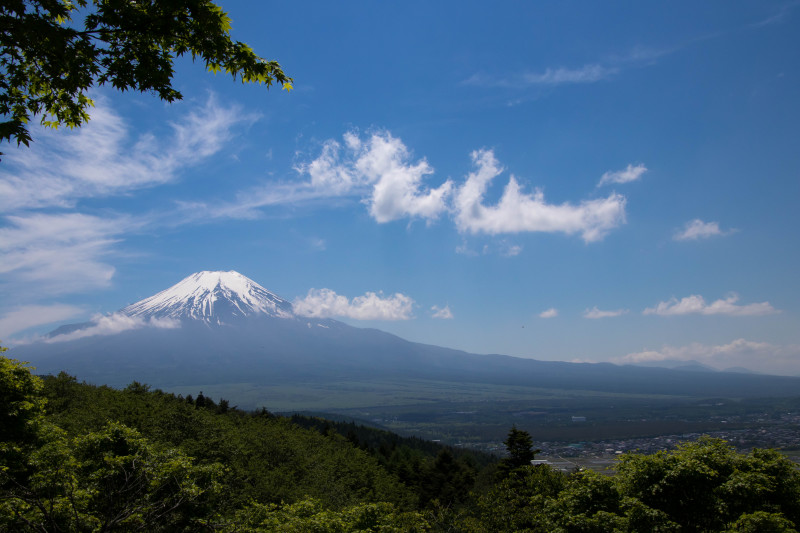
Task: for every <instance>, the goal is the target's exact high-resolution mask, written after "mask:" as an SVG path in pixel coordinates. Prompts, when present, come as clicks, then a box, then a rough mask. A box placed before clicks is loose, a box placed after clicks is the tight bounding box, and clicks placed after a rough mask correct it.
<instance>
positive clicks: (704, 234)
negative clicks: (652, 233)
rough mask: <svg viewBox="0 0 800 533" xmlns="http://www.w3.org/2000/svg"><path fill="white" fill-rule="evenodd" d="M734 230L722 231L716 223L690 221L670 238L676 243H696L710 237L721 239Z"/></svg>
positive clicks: (697, 220)
mask: <svg viewBox="0 0 800 533" xmlns="http://www.w3.org/2000/svg"><path fill="white" fill-rule="evenodd" d="M735 231H736V230H727V231H722V230H721V229H720V227H719V223H718V222H703V221H702V220H700V219H699V218H696V219H694V220H690V221H689V222H687V223H686V225H685V226H684V227H683V228H682V229H680V230H678V231H676V232H675V235H673V236H672V238H673V240H676V241H697V240H700V239H708V238H711V237H723V236H725V235H730V234H731V233H734V232H735Z"/></svg>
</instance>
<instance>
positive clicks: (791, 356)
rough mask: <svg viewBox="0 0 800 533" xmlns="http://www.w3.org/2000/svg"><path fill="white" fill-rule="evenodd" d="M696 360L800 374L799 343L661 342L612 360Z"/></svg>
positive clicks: (722, 368) (764, 370) (767, 371)
mask: <svg viewBox="0 0 800 533" xmlns="http://www.w3.org/2000/svg"><path fill="white" fill-rule="evenodd" d="M664 360H670V361H698V362H700V363H704V364H707V365H709V366H712V367H714V368H717V369H719V370H724V369H726V368H732V367H743V368H748V369H750V370H753V371H756V372H763V373H774V374H790V375H800V346H798V345H787V346H777V345H774V344H769V343H766V342H753V341H748V340H745V339H737V340H734V341H733V342H730V343H728V344H722V345H716V346H714V345H707V344H700V343H692V344H689V345H687V346H664V347H662V348H661V349H660V350H643V351H641V352H636V353H629V354H627V355H625V356H622V357H619V358H616V359H615V360H614V362H616V363H643V362H651V361H664Z"/></svg>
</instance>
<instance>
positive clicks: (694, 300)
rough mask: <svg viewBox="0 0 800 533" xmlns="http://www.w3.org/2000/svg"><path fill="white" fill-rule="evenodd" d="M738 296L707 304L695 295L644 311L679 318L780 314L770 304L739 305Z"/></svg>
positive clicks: (669, 301)
mask: <svg viewBox="0 0 800 533" xmlns="http://www.w3.org/2000/svg"><path fill="white" fill-rule="evenodd" d="M738 301H739V296H738V295H737V294H732V295H730V296H728V297H727V298H723V299H720V300H716V301H714V302H711V303H710V304H707V303H706V301H705V299H704V298H703V297H702V296H699V295H696V294H693V295H691V296H687V297H686V298H681V299H680V300H678V299H677V298H671V299H670V300H668V301H666V302H660V303H659V304H658V305H657V306H655V307H650V308H647V309H645V310H644V311H643V314H645V315H660V316H677V315H691V314H697V315H728V316H763V315H772V314H775V313H779V312H780V311H778V310H777V309H775V308H774V307H772V305H770V303H769V302H761V303H753V304H746V305H737V304H736V302H738Z"/></svg>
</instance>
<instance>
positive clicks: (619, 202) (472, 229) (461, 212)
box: [454, 150, 625, 242]
mask: <svg viewBox="0 0 800 533" xmlns="http://www.w3.org/2000/svg"><path fill="white" fill-rule="evenodd" d="M472 161H473V163H474V165H475V166H476V167H477V168H476V170H475V171H474V172H472V173H470V174H469V175H468V176H467V178H466V181H465V182H464V183H463V184H462V185H461V186H460V187H458V188H457V189H456V192H455V198H454V209H455V220H456V226H457V227H458V229H459V231H462V232H469V233H486V234H490V235H495V234H500V233H520V232H547V233H556V232H561V233H566V234H573V233H580V234H581V236H582V237H583V240H584V241H586V242H593V241H598V240H601V239H603V238H604V237H605V236H606V234H607V233H608V232H609V231H610V230H612V229H613V228H616V227H617V226H619V225H620V224H623V223H624V222H625V198H624V197H623V196H621V195H619V194H612V195H610V196H608V197H607V198H601V199H597V200H586V201H584V202H581V203H580V204H579V205H573V204H569V203H564V204H560V205H556V204H548V203H546V202H545V200H544V193H543V192H542V191H541V190H538V189H537V190H535V191H534V193H533V194H526V193H524V192H522V188H521V187H520V185H519V183H518V182H517V180H516V178H514V176H511V177H510V178H509V181H508V184H507V185H506V187H505V189H504V191H503V195H502V197H501V198H500V201H499V202H498V203H497V204H496V205H494V206H486V205H484V203H483V200H484V196H485V194H486V191H487V189H488V187H489V183H490V182H491V181H492V180H493V179H494V178H496V177H497V176H499V175H500V174H501V173H502V172H503V170H504V169H503V168H502V167H501V166H500V164H499V163H498V161H497V159H496V158H495V156H494V152H492V151H491V150H478V151H475V152H473V153H472Z"/></svg>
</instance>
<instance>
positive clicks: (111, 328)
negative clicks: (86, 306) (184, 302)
mask: <svg viewBox="0 0 800 533" xmlns="http://www.w3.org/2000/svg"><path fill="white" fill-rule="evenodd" d="M179 327H180V322H179V321H177V320H174V319H171V318H155V317H151V318H149V319H147V320H146V319H144V318H141V317H133V316H128V315H126V314H123V313H112V314H110V315H95V316H94V317H92V320H91V325H89V326H87V327H85V328H82V329H78V330H75V331H71V332H69V333H64V334H62V335H55V336H53V337H48V338H46V339H43V340H44V342H48V343H55V342H65V341H72V340H75V339H81V338H83V337H95V336H97V335H116V334H118V333H122V332H123V331H128V330H132V329H141V328H158V329H175V328H179Z"/></svg>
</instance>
